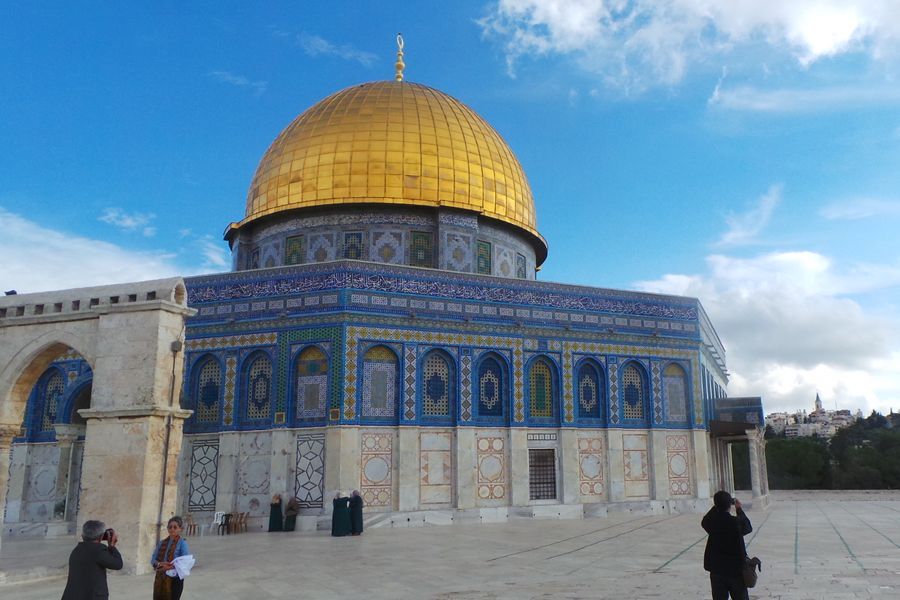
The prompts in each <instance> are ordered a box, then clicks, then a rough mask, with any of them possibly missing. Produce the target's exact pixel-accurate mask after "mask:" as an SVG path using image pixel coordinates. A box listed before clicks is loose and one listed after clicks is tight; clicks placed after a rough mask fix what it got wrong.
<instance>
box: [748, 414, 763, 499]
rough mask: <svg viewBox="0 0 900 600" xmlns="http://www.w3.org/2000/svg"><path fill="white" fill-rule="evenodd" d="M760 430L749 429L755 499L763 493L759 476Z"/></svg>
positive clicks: (751, 483)
mask: <svg viewBox="0 0 900 600" xmlns="http://www.w3.org/2000/svg"><path fill="white" fill-rule="evenodd" d="M758 438H759V431H758V430H756V429H748V430H747V454H748V455H749V456H750V489H751V490H752V491H753V499H754V500H756V499H757V498H759V497H760V496H762V495H763V493H762V486H761V481H760V477H759V471H760V469H759V441H758Z"/></svg>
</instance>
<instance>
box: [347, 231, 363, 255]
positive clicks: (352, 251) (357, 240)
mask: <svg viewBox="0 0 900 600" xmlns="http://www.w3.org/2000/svg"><path fill="white" fill-rule="evenodd" d="M362 251H363V234H362V232H361V231H350V232H347V233H345V234H344V258H346V259H349V260H360V259H362Z"/></svg>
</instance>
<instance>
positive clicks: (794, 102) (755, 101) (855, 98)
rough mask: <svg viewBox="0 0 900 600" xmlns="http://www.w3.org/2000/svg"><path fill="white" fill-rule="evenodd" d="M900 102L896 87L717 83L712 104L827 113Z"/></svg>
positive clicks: (737, 108) (747, 109)
mask: <svg viewBox="0 0 900 600" xmlns="http://www.w3.org/2000/svg"><path fill="white" fill-rule="evenodd" d="M898 102H900V89H898V88H897V87H896V86H894V87H871V86H865V85H863V86H854V87H828V88H823V89H777V90H761V89H758V88H755V87H750V86H740V87H737V88H734V89H720V88H719V86H716V93H715V101H713V98H710V104H711V105H713V106H716V107H719V108H722V109H728V110H734V111H744V112H762V113H775V114H777V113H798V112H807V113H808V112H825V111H833V110H839V109H843V108H848V107H849V108H877V107H891V108H892V107H894V106H896V104H897V103H898Z"/></svg>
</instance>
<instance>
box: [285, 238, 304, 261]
mask: <svg viewBox="0 0 900 600" xmlns="http://www.w3.org/2000/svg"><path fill="white" fill-rule="evenodd" d="M302 262H303V236H302V235H293V236H290V237H288V238H287V239H286V240H285V241H284V264H286V265H299V264H300V263H302Z"/></svg>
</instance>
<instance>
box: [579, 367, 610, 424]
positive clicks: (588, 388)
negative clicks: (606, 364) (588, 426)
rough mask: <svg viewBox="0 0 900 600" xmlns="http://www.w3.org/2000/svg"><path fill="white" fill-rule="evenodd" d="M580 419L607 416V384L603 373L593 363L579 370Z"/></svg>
mask: <svg viewBox="0 0 900 600" xmlns="http://www.w3.org/2000/svg"><path fill="white" fill-rule="evenodd" d="M576 381H577V385H578V387H577V394H578V418H579V419H602V418H603V415H604V414H605V411H604V408H605V404H606V403H605V400H606V383H605V381H604V380H603V375H602V374H601V371H600V370H599V369H598V368H597V367H596V365H594V364H593V363H592V362H591V361H585V362H584V363H582V365H581V366H580V367H579V368H578V375H577V377H576Z"/></svg>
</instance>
